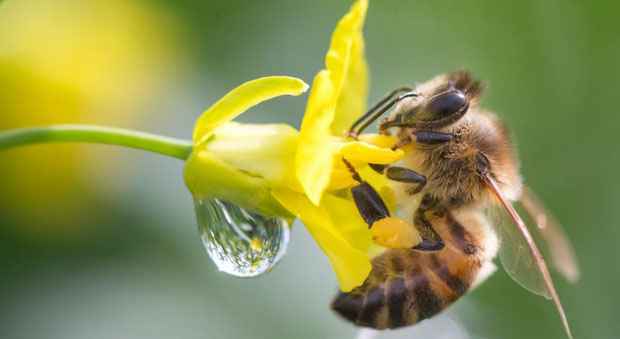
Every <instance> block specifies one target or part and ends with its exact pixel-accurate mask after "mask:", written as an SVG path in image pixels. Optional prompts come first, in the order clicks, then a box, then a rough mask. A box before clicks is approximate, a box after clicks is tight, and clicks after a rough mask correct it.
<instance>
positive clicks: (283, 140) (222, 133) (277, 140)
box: [196, 122, 301, 192]
mask: <svg viewBox="0 0 620 339" xmlns="http://www.w3.org/2000/svg"><path fill="white" fill-rule="evenodd" d="M298 139H299V132H297V130H295V129H294V128H293V127H291V126H289V125H285V124H240V123H236V122H229V123H226V124H224V125H222V126H220V127H218V128H216V129H215V131H214V132H213V136H212V137H211V138H210V139H209V140H208V141H207V142H205V143H203V144H202V145H201V146H197V147H196V148H197V149H204V150H207V151H209V152H210V153H211V154H213V155H215V156H216V157H217V158H218V159H220V160H222V161H224V162H226V163H227V164H229V165H231V166H232V167H234V168H236V169H238V170H240V171H243V172H245V173H248V174H250V175H252V176H255V177H260V178H263V179H266V180H267V181H269V183H270V184H271V185H272V186H281V187H287V188H289V189H293V190H295V191H299V192H301V186H300V185H299V182H298V181H297V178H296V177H295V170H294V158H295V153H296V150H297V143H298Z"/></svg>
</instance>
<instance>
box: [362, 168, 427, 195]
mask: <svg viewBox="0 0 620 339" xmlns="http://www.w3.org/2000/svg"><path fill="white" fill-rule="evenodd" d="M368 166H370V168H372V169H373V170H375V172H377V173H379V174H385V176H386V177H387V178H388V179H390V180H392V181H397V182H402V183H407V184H418V185H417V186H416V187H414V188H413V189H410V190H408V191H407V192H408V193H409V194H410V195H414V194H416V193H419V192H420V191H422V189H423V188H424V186H426V177H425V176H424V175H422V174H420V173H418V172H416V171H414V170H412V169H409V168H406V167H399V166H389V165H382V164H368Z"/></svg>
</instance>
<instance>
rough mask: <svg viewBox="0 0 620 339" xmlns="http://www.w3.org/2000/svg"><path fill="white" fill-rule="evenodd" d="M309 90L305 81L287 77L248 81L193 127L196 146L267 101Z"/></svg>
mask: <svg viewBox="0 0 620 339" xmlns="http://www.w3.org/2000/svg"><path fill="white" fill-rule="evenodd" d="M307 89H308V85H307V84H306V83H305V82H303V81H302V80H300V79H297V78H293V77H287V76H269V77H263V78H259V79H255V80H251V81H248V82H246V83H244V84H242V85H241V86H239V87H237V88H235V89H233V90H232V91H230V92H228V93H227V94H226V95H225V96H224V97H223V98H221V99H220V100H218V101H217V102H216V103H215V104H214V105H213V106H211V107H209V109H207V110H206V111H205V112H204V113H203V114H202V115H201V116H200V118H198V121H197V122H196V126H195V127H194V136H193V140H194V144H195V145H199V144H201V143H203V142H204V141H205V140H207V139H208V138H209V137H210V136H211V134H212V133H213V130H214V129H215V128H216V127H218V126H221V125H222V124H224V123H227V122H229V121H231V120H232V119H234V118H236V117H237V116H239V115H240V114H242V113H243V112H245V111H247V110H248V109H250V108H251V107H253V106H256V105H258V104H259V103H261V102H263V101H265V100H269V99H272V98H274V97H277V96H281V95H300V94H302V93H304V92H305V91H306V90H307Z"/></svg>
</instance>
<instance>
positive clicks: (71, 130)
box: [0, 125, 193, 160]
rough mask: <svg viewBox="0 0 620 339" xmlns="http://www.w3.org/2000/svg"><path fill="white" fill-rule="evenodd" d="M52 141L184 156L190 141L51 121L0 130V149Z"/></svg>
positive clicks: (118, 129)
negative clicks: (52, 122) (34, 125)
mask: <svg viewBox="0 0 620 339" xmlns="http://www.w3.org/2000/svg"><path fill="white" fill-rule="evenodd" d="M52 142H84V143H94V144H107V145H118V146H125V147H129V148H135V149H140V150H143V151H148V152H153V153H158V154H162V155H167V156H170V157H174V158H178V159H181V160H186V159H187V158H188V157H189V155H190V154H191V152H192V147H193V145H192V142H191V141H189V140H182V139H176V138H169V137H165V136H161V135H156V134H150V133H144V132H139V131H134V130H128V129H122V128H114V127H103V126H93V125H51V126H43V127H32V128H18V129H12V130H7V131H1V132H0V151H3V150H6V149H10V148H13V147H20V146H26V145H32V144H41V143H52Z"/></svg>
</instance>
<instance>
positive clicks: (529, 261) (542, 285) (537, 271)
mask: <svg viewBox="0 0 620 339" xmlns="http://www.w3.org/2000/svg"><path fill="white" fill-rule="evenodd" d="M484 179H485V181H486V183H487V185H488V186H489V189H490V190H491V191H492V192H493V194H494V195H495V196H496V197H497V199H498V200H499V202H500V204H501V206H502V207H504V209H505V210H506V212H507V213H508V214H509V216H510V220H512V222H513V224H514V226H516V227H510V225H500V226H499V227H497V228H498V231H499V234H500V236H505V237H508V238H502V244H501V247H500V260H501V261H502V265H503V266H504V268H505V269H506V271H507V272H508V273H509V275H510V277H511V278H513V279H514V280H515V281H516V282H518V283H519V284H520V285H521V286H523V287H525V288H526V289H527V290H529V291H532V292H534V293H536V294H538V295H542V296H544V297H546V298H547V299H551V300H553V303H554V304H555V307H556V309H557V311H558V313H559V314H560V318H561V320H562V324H563V325H564V329H565V330H566V334H567V335H568V337H569V338H571V339H572V338H573V336H572V334H571V330H570V326H569V325H568V320H567V318H566V313H564V308H563V307H562V303H561V302H560V297H559V296H558V293H557V291H556V290H555V286H554V284H553V280H552V279H551V274H550V273H549V270H548V269H547V265H546V264H545V259H543V256H542V254H541V253H540V250H538V247H537V246H536V243H535V242H534V239H533V238H532V235H531V234H530V232H529V230H528V229H527V226H526V225H525V222H523V219H521V216H519V214H518V213H517V211H516V210H515V209H514V207H513V206H512V203H511V202H510V201H509V200H508V199H507V198H506V197H505V196H504V194H503V193H502V191H501V189H500V188H499V186H498V185H497V182H496V181H495V179H493V178H492V177H491V176H490V175H489V174H486V175H485V176H484ZM511 229H512V230H511ZM514 230H517V231H518V232H514Z"/></svg>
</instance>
